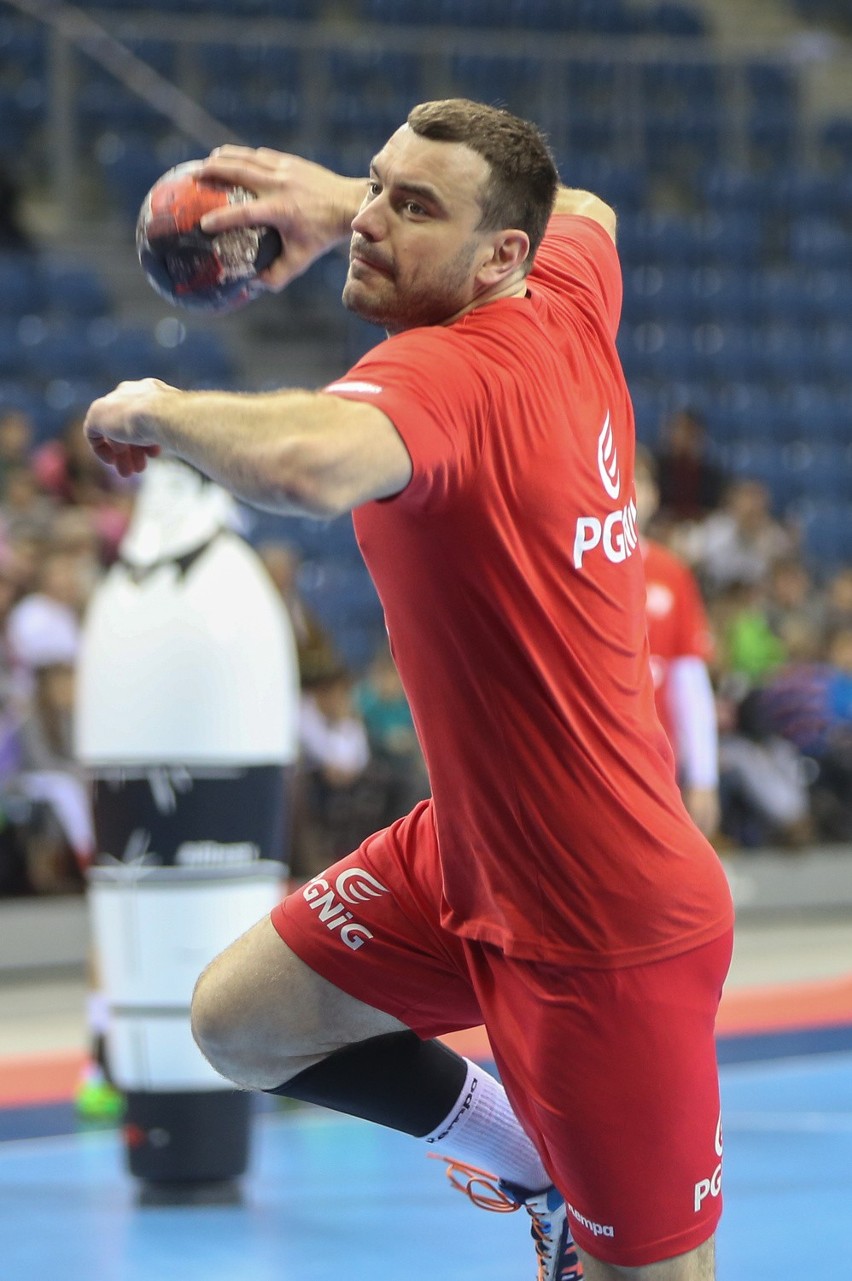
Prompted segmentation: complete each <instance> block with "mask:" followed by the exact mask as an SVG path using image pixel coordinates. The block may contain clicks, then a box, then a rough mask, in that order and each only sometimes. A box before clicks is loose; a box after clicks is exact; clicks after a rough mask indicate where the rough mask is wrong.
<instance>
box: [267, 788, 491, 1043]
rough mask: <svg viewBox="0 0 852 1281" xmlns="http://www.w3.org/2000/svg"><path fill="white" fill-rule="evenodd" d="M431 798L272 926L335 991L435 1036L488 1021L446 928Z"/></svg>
mask: <svg viewBox="0 0 852 1281" xmlns="http://www.w3.org/2000/svg"><path fill="white" fill-rule="evenodd" d="M440 907H441V869H440V862H439V858H438V848H437V840H436V837H435V829H434V824H433V821H432V808H431V803H430V802H428V801H425V802H423V803H421V804H420V805H418V806H416V807H415V808H414V810H412V812H411V813H410V814H408V815H406V817H405V818H403V819H400V820H399V822H397V823H394V824H392V825H391V826H390V827H389V828H386V829H384V830H383V831H381V832H378V833H377V834H376V835H375V836H371V837H369V838H368V839H367V840H366V841H365V842H364V843H363V844H362V845H361V846H360V848H359V849H357V850H356V851H355V852H354V853H353V854H350V855H349V856H348V857H347V858H344V859H341V860H340V862H339V863H336V864H335V865H334V866H333V867H331V868H329V869H328V870H326V871H325V872H323V873H321V874H320V875H318V876H315V877H314V878H313V879H312V880H311V881H309V882H308V883H307V885H304V886H302V888H301V889H299V890H297V891H296V892H295V893H293V894H291V895H289V896H288V897H287V898H286V899H285V900H284V901H283V903H280V904H279V905H278V907H277V908H275V910H274V911H273V913H272V918H271V920H272V924H273V926H274V927H275V930H276V931H277V933H278V935H279V936H280V938H281V939H282V940H283V941H284V942H285V943H286V944H287V946H288V948H289V949H291V950H292V952H293V953H295V955H296V956H297V957H299V958H300V959H301V961H302V962H304V964H305V965H307V966H309V967H310V969H311V970H312V971H313V972H315V973H316V974H319V975H321V976H322V977H323V978H324V979H325V980H326V981H327V982H329V983H331V984H333V985H334V987H335V988H337V989H339V990H340V991H342V992H344V993H346V994H348V995H349V996H351V997H353V998H355V999H356V1000H358V1001H361V1002H364V1003H365V1004H367V1005H368V1006H370V1007H374V1008H376V1009H378V1010H381V1011H383V1012H385V1013H386V1014H388V1015H390V1016H392V1017H393V1018H395V1019H397V1020H399V1021H400V1022H401V1023H402V1024H404V1025H405V1026H406V1027H409V1028H411V1029H412V1030H413V1031H415V1032H416V1033H417V1034H418V1035H419V1036H421V1037H423V1038H428V1037H432V1036H439V1035H441V1034H442V1033H445V1032H452V1031H457V1030H459V1029H461V1028H467V1027H473V1026H476V1025H477V1024H479V1023H481V1022H482V1015H481V1012H480V1009H479V1005H478V1003H477V1000H476V996H475V993H474V990H473V985H472V982H471V978H470V975H469V973H468V967H467V948H466V945H465V944H464V943H463V941H462V940H459V939H456V938H454V937H453V936H452V935H450V934H448V933H447V932H446V931H445V930H444V929H443V928H442V926H441V922H440Z"/></svg>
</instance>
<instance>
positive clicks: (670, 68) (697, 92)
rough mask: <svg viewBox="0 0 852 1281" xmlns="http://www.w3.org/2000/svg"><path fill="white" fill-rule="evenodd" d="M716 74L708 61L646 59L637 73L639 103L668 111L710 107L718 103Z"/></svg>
mask: <svg viewBox="0 0 852 1281" xmlns="http://www.w3.org/2000/svg"><path fill="white" fill-rule="evenodd" d="M720 77H721V69H720V67H719V65H718V64H716V63H712V62H681V61H675V60H665V61H660V62H647V63H645V64H644V65H643V66H642V69H641V73H640V83H641V87H642V98H643V107H644V109H645V110H646V111H651V112H655V111H656V112H662V113H664V114H669V115H674V114H677V113H679V112H685V113H687V114H690V115H695V114H698V113H702V112H707V111H710V110H712V109H714V108H716V107H717V106H718V103H719V82H720Z"/></svg>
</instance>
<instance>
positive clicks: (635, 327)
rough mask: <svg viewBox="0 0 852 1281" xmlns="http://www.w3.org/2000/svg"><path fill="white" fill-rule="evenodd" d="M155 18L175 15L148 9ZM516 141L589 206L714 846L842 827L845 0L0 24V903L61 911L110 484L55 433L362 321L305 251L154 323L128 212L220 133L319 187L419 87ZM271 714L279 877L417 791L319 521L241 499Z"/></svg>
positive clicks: (289, 6) (394, 706)
mask: <svg viewBox="0 0 852 1281" xmlns="http://www.w3.org/2000/svg"><path fill="white" fill-rule="evenodd" d="M178 8H179V12H178ZM451 94H465V95H467V96H471V97H478V98H482V99H484V100H487V101H490V102H496V103H501V104H505V105H507V106H509V107H510V108H511V109H512V110H515V111H517V112H519V113H521V114H523V115H526V116H529V117H531V118H533V119H535V120H536V121H537V122H538V123H539V124H540V125H541V126H542V127H543V128H544V129H545V131H546V132H547V134H548V136H549V138H550V140H551V143H552V146H553V148H554V152H555V154H556V156H557V159H558V162H559V166H560V172H561V174H562V176H563V180H564V181H565V182H566V183H568V184H569V185H573V186H580V187H587V188H590V189H592V190H594V191H596V192H597V193H598V194H600V195H601V196H602V197H604V198H605V199H607V200H609V201H610V202H611V203H612V204H613V205H614V206H615V207H616V209H617V211H618V213H619V219H620V223H619V249H620V254H621V258H622V264H623V269H624V281H625V300H624V312H623V321H622V327H621V333H620V339H619V344H620V350H621V355H622V360H623V363H624V367H625V371H626V373H627V376H628V380H629V383H630V387H631V392H632V395H633V400H634V405H635V410H636V426H637V434H638V437H639V439H640V441H641V442H642V443H643V444H644V446H645V448H646V449H647V450H648V452H649V455H650V457H651V459H652V461H653V465H654V469H655V471H656V478H657V485H658V489H659V510H658V512H657V515H656V516H655V518H654V522H653V525H652V526H650V527H649V529H648V531H647V532H648V533H649V534H651V535H652V536H653V537H654V538H655V539H656V540H658V541H660V542H663V543H664V544H666V545H667V546H668V547H669V548H671V549H672V550H673V551H674V552H676V554H677V555H678V556H679V557H680V558H681V559H682V560H684V561H685V562H686V563H687V564H688V565H689V566H690V567H691V568H692V570H693V572H694V574H695V576H696V579H697V581H698V583H699V586H700V589H701V593H702V596H703V600H704V603H705V606H706V609H707V613H708V618H709V620H710V626H711V632H712V650H711V651H710V652H711V653H712V657H711V658H710V659H709V668H710V673H711V678H712V684H713V691H714V696H715V703H716V718H717V727H718V734H719V760H720V802H721V818H720V821H719V825H718V830H717V831H716V832H715V835H714V839H715V840H716V842H717V844H718V845H719V847H720V848H721V849H722V850H725V849H736V850H748V849H756V848H760V847H763V846H766V845H773V846H777V845H783V846H785V847H787V848H789V849H790V850H791V851H795V850H796V849H798V848H802V847H803V846H806V845H808V846H809V845H811V844H813V843H815V842H826V843H837V842H841V843H842V842H848V841H849V840H850V839H852V785H850V784H852V777H850V776H851V775H852V502H850V495H852V164H850V161H852V17H850V9H849V5H848V3H847V0H752V3H750V4H749V5H746V6H743V5H742V4H741V3H736V2H734V0H691V2H690V3H672V2H670V0H662V2H658V0H653V2H652V0H440V2H439V0H436V3H434V4H432V5H428V6H424V5H423V4H422V3H420V2H419V0H227V2H226V0H184V3H182V4H181V5H180V6H174V5H173V4H172V3H170V0H154V2H152V0H149V2H148V3H146V4H145V5H144V6H141V5H137V4H136V3H134V2H133V0H111V2H110V0H103V2H102V3H100V4H92V3H90V2H89V0H85V2H83V3H80V4H78V5H77V6H75V8H74V10H67V9H64V8H63V7H62V6H61V5H52V4H51V5H47V4H42V3H40V2H39V0H15V2H3V3H0V113H1V114H2V121H3V127H2V130H0V824H1V825H2V826H0V894H5V895H12V894H31V893H57V892H68V891H74V890H76V889H79V888H80V887H81V885H82V876H81V873H80V863H81V861H83V860H85V858H86V857H87V856H88V855H89V854H90V853H91V848H92V843H93V837H92V823H91V815H90V812H89V805H88V794H87V782H86V778H85V775H84V773H83V772H82V771H81V770H80V769H79V767H78V766H77V764H76V763H75V761H74V756H73V732H72V730H73V727H72V724H71V722H72V717H73V706H74V667H75V661H76V656H77V653H78V647H79V637H80V626H81V620H82V618H83V615H84V612H85V609H86V605H87V602H88V601H89V600H90V599H91V596H92V593H93V591H94V590H95V588H96V586H97V584H98V582H99V580H100V578H101V576H102V575H103V574H104V573H105V572H106V571H107V570H108V568H109V566H110V564H111V563H112V562H113V561H114V560H115V558H116V556H117V555H118V554H119V550H118V549H119V545H120V542H121V537H122V533H123V531H124V530H125V528H126V526H127V522H128V519H129V515H130V511H131V509H132V504H133V500H134V484H133V483H132V482H123V481H120V480H118V479H116V478H115V477H114V476H112V475H110V474H109V473H107V472H106V471H105V470H104V469H103V468H102V467H101V466H100V465H99V464H98V463H97V462H96V461H95V460H94V458H93V457H92V456H91V455H90V453H89V452H88V450H87V449H86V447H85V445H84V443H83V440H82V436H81V431H80V421H81V415H82V413H83V412H84V410H85V407H86V406H87V405H88V403H89V402H90V401H91V399H92V398H93V397H94V396H96V395H98V394H101V393H102V392H104V391H106V390H108V389H109V388H111V387H112V386H113V385H115V383H116V382H118V381H120V380H121V379H123V378H134V377H140V376H145V375H156V376H158V377H162V378H165V379H166V380H168V381H170V382H173V383H175V384H176V385H179V386H187V387H210V386H218V387H240V388H256V389H263V388H269V387H275V386H318V385H322V383H323V382H324V381H326V380H329V379H331V378H333V377H334V376H336V375H338V374H339V373H340V372H341V370H342V369H344V368H345V367H347V366H348V364H350V363H351V362H352V361H353V360H354V359H355V358H356V357H357V356H358V355H359V354H360V353H361V352H363V351H364V350H366V349H367V347H369V346H370V345H371V344H372V343H373V342H375V341H377V339H378V338H379V337H380V336H381V335H380V334H378V333H377V332H376V331H374V330H371V329H370V328H369V327H368V326H365V325H364V324H363V323H362V322H359V321H357V320H356V319H354V318H353V317H350V316H348V315H347V314H346V313H345V312H344V311H343V310H342V309H341V308H340V306H339V294H340V289H341V287H342V281H343V277H344V275H345V260H344V258H343V257H342V256H341V255H338V254H334V255H331V256H330V257H329V258H328V259H326V260H325V261H323V262H321V263H319V264H317V265H316V266H315V267H314V268H313V269H311V271H310V272H309V273H308V274H307V275H306V276H305V277H303V278H302V279H301V280H299V281H297V282H295V283H294V284H293V285H292V286H291V287H290V288H289V289H288V290H287V291H286V292H285V293H284V294H283V295H281V296H280V297H277V298H268V299H262V300H260V301H259V302H257V303H253V304H252V305H251V307H249V308H248V309H247V310H246V311H244V312H242V313H240V314H239V315H236V316H233V317H230V318H228V319H227V320H222V319H219V320H215V321H213V320H205V319H204V318H200V319H198V318H194V317H191V316H188V315H187V314H183V313H178V312H174V311H171V310H170V309H169V308H168V307H167V306H166V305H165V304H164V303H163V302H162V300H159V299H158V298H156V296H155V295H153V293H151V291H150V290H148V289H147V286H146V285H145V284H144V281H143V280H142V278H141V273H140V272H139V269H138V266H137V264H136V260H135V249H134V225H135V218H136V212H137V210H138V208H139V205H140V203H141V201H142V198H143V196H144V195H145V192H146V191H147V190H148V188H149V187H150V185H151V184H152V183H153V182H154V181H155V179H156V178H157V177H159V176H160V174H161V173H162V172H163V171H164V170H165V169H167V168H169V167H170V166H171V165H173V164H175V163H178V162H180V161H182V160H185V159H189V158H192V157H195V156H199V155H203V154H205V153H206V152H207V151H208V150H209V149H210V148H211V147H213V146H215V145H218V144H220V143H221V142H224V141H227V140H242V141H245V142H247V143H249V144H251V145H269V146H273V147H278V148H281V149H284V150H288V149H291V150H294V151H297V152H299V153H300V154H307V155H310V156H312V157H314V158H315V159H317V160H319V161H321V162H323V163H326V164H329V165H331V166H332V167H334V168H336V169H338V170H340V171H342V172H346V173H352V174H355V173H360V172H364V171H365V168H366V164H367V161H368V160H369V157H370V155H371V154H372V153H373V151H374V150H375V149H376V148H377V146H379V145H380V144H381V142H382V141H384V139H385V137H386V136H387V135H388V134H389V133H390V132H392V131H393V129H394V128H396V127H397V125H398V124H399V123H400V122H401V121H402V120H403V119H404V118H405V115H406V113H407V111H408V109H409V108H410V107H411V106H412V105H413V104H414V103H415V102H417V101H420V100H423V99H426V98H430V97H437V96H448V95H451ZM245 532H246V535H247V537H248V538H249V539H250V541H251V542H252V543H253V544H254V545H255V546H256V547H257V549H258V551H259V553H260V554H261V556H262V557H263V559H264V561H265V563H266V565H267V568H268V570H269V572H270V574H271V576H272V578H273V581H274V582H275V583H276V585H277V587H278V590H279V591H280V593H281V595H282V598H283V600H284V601H285V603H286V604H287V607H288V610H289V612H290V617H291V620H292V621H293V626H294V630H295V633H296V636H297V640H298V645H299V656H300V665H301V676H302V685H303V700H302V710H301V761H300V767H299V785H298V800H297V806H296V819H295V829H296V830H295V837H294V847H293V866H294V872H295V873H296V874H297V875H309V874H311V873H312V872H313V871H315V870H317V869H318V868H319V867H321V866H323V865H324V864H325V863H326V862H328V861H329V859H330V858H333V857H335V856H337V855H340V854H343V853H346V852H348V851H349V849H351V848H352V847H353V846H354V845H355V844H356V843H357V842H358V841H359V840H360V839H361V838H362V837H363V836H364V835H366V834H367V833H368V832H369V831H371V830H373V829H374V828H375V827H376V826H378V825H380V824H382V823H384V822H386V821H389V820H390V819H391V818H393V817H395V816H396V815H397V814H400V813H402V812H404V811H405V810H406V809H407V808H409V807H410V805H411V804H412V803H413V801H414V800H416V799H418V798H419V797H420V796H422V795H424V794H425V792H426V788H427V783H426V779H425V773H424V768H423V763H422V760H421V758H420V754H419V751H418V748H417V743H416V738H415V735H414V732H413V727H412V724H411V719H410V716H409V714H408V709H407V706H406V704H405V699H404V696H403V694H402V690H401V687H400V685H399V680H398V677H397V676H396V673H395V670H394V668H393V664H392V661H391V660H390V657H389V655H388V653H387V649H386V646H385V642H384V631H383V626H382V618H381V610H380V608H379V605H378V602H377V600H376V597H375V593H374V591H373V588H372V586H371V584H370V582H369V579H368V578H367V575H366V571H365V570H364V568H363V566H362V564H361V562H360V557H359V554H358V551H357V548H356V546H355V543H354V538H353V535H352V530H351V524H350V522H349V521H348V520H346V519H342V520H338V521H334V522H331V523H326V522H313V521H308V520H286V521H285V520H281V519H276V518H272V517H269V516H266V515H260V514H258V513H252V512H249V511H246V512H245Z"/></svg>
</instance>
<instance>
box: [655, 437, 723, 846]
mask: <svg viewBox="0 0 852 1281" xmlns="http://www.w3.org/2000/svg"><path fill="white" fill-rule="evenodd" d="M635 483H636V507H637V511H638V521H639V531H640V534H641V537H640V540H639V547H640V550H641V552H642V560H643V562H644V565H645V591H646V603H645V613H646V617H647V622H648V645H649V648H650V650H651V672H652V674H653V677H654V691H655V695H656V704H657V714H658V716H659V718H660V721H661V723H662V725H663V728H664V729H665V731H666V734H667V735H668V738H669V741H670V742H671V744H672V746H673V748H674V753H675V760H676V763H677V773H678V779H679V781H680V785H681V790H682V791H683V796H684V800H685V802H686V808H687V809H688V811H689V813H690V815H691V817H692V819H693V821H694V822H695V823H696V824H697V825H698V827H699V828H700V829H701V831H702V832H704V834H705V836H714V835H715V833H716V830H717V828H718V824H719V735H718V730H717V726H716V706H715V700H714V697H713V687H712V684H711V681H710V674H709V672H708V670H707V664H708V662H709V661H710V659H711V657H712V654H713V638H712V635H711V632H710V624H709V621H708V619H707V612H706V610H705V609H704V602H703V600H702V599H701V592H700V591H699V588H698V583H697V582H696V581H695V576H694V574H693V573H692V570H691V569H690V568H689V566H688V565H686V564H685V563H684V562H683V561H682V560H681V559H680V558H679V557H678V556H676V555H675V554H674V552H671V551H669V549H668V548H667V547H665V546H664V545H663V544H662V543H658V542H656V541H655V540H654V539H653V538H649V537H648V536H647V533H646V529H647V527H648V525H649V523H650V522H651V520H652V519H653V517H654V514H655V513H656V511H657V508H658V506H659V489H658V486H657V478H656V469H655V465H654V460H653V458H652V457H651V456H650V454H648V452H647V451H646V450H644V449H642V448H641V447H640V448H638V449H637V451H636V475H635Z"/></svg>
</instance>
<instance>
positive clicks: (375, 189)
mask: <svg viewBox="0 0 852 1281" xmlns="http://www.w3.org/2000/svg"><path fill="white" fill-rule="evenodd" d="M381 189H382V184H381V183H380V182H376V180H375V178H371V179H370V184H369V186H368V187H367V191H368V192H369V193H370V195H371V196H377V195H378V194H379V192H380V191H381Z"/></svg>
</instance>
